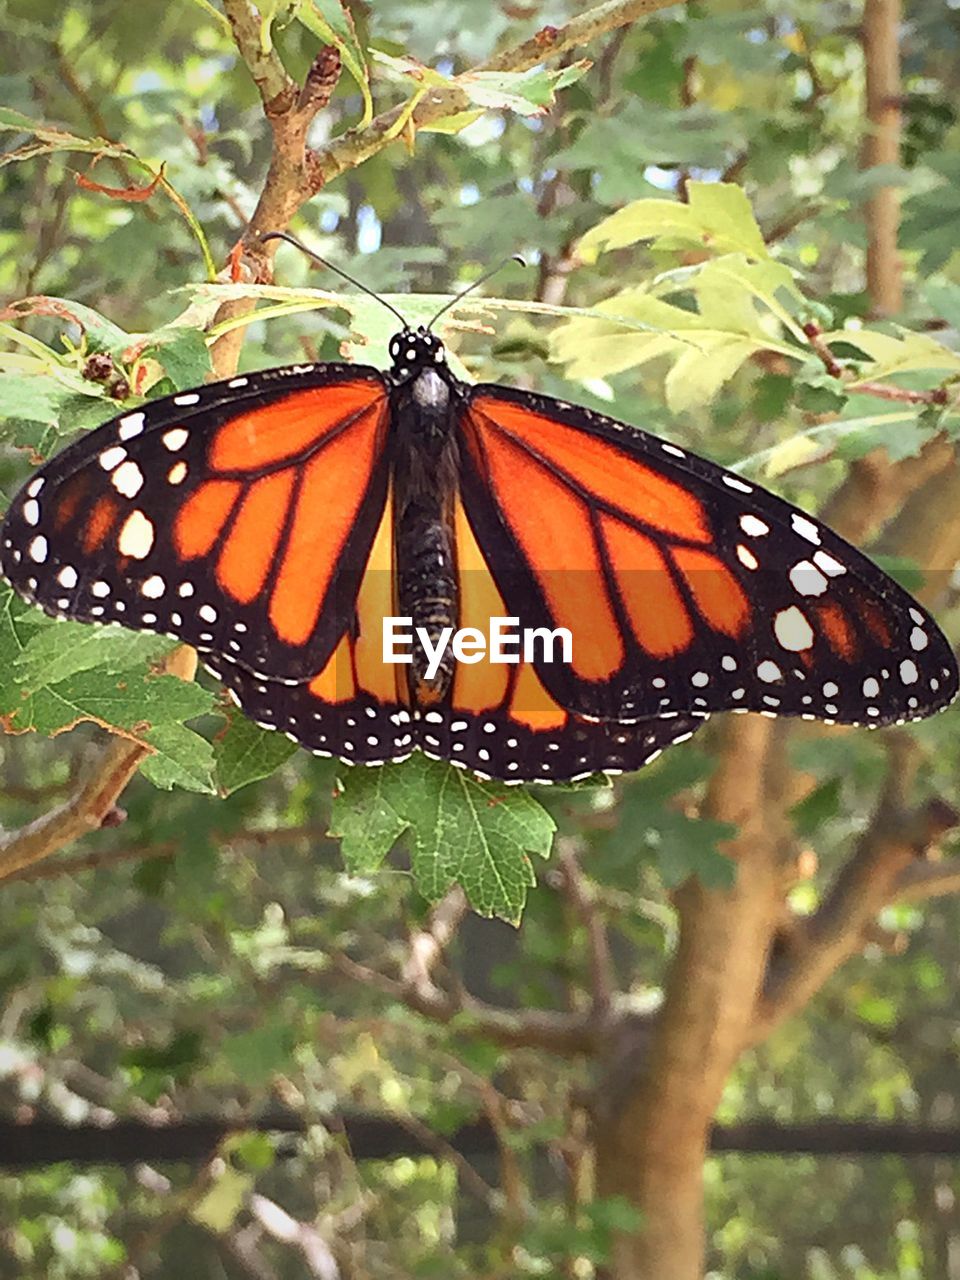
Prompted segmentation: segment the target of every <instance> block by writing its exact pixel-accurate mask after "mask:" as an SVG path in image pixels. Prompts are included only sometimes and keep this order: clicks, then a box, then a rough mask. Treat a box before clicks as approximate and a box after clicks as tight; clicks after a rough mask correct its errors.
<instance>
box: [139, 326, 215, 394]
mask: <svg viewBox="0 0 960 1280" xmlns="http://www.w3.org/2000/svg"><path fill="white" fill-rule="evenodd" d="M142 354H144V355H152V356H153V357H154V358H155V359H156V360H158V361H159V362H160V364H162V365H163V371H164V373H165V374H166V376H167V377H168V378H169V379H170V381H171V382H172V383H173V385H174V388H175V389H176V390H177V391H186V390H187V389H189V388H190V387H197V386H199V385H200V383H202V382H203V381H204V380H205V378H206V377H207V375H208V374H209V373H210V372H211V370H212V368H213V365H212V364H211V362H210V351H209V348H208V347H207V341H206V338H205V337H204V335H203V333H201V332H200V330H199V329H189V328H184V327H180V326H177V327H174V326H170V327H169V328H166V329H160V330H158V331H157V332H156V333H155V334H153V336H152V337H151V340H150V342H149V343H148V344H147V345H146V346H144V348H143V352H142Z"/></svg>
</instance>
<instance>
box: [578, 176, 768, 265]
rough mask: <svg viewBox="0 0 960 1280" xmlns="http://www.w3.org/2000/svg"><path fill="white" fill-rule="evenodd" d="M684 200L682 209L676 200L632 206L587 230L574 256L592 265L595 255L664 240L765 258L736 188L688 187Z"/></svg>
mask: <svg viewBox="0 0 960 1280" xmlns="http://www.w3.org/2000/svg"><path fill="white" fill-rule="evenodd" d="M688 196H689V203H687V204H681V203H680V201H679V200H657V199H652V200H635V201H633V203H632V204H628V205H626V206H625V207H624V208H623V209H618V210H617V212H616V213H613V214H611V215H610V217H608V218H604V219H603V221H602V222H599V223H597V225H596V226H595V227H592V228H591V229H590V230H589V231H588V232H587V233H586V235H584V236H583V238H582V239H581V240H580V242H579V244H578V246H577V252H578V253H579V255H580V257H581V258H583V260H584V261H585V262H592V261H595V260H596V257H597V255H598V254H599V253H604V252H606V251H607V250H609V249H620V248H623V247H624V246H625V245H629V244H636V243H637V241H638V240H653V241H655V242H659V241H661V240H667V241H669V242H671V243H672V244H677V243H680V244H685V245H694V246H696V247H697V248H701V249H710V250H712V251H713V252H715V253H744V254H746V255H747V256H748V257H750V258H755V259H763V258H768V257H769V254H768V252H767V247H766V245H765V244H764V242H763V236H762V234H761V232H760V228H759V227H758V226H757V222H756V219H755V218H754V216H753V210H752V209H751V208H750V202H749V201H748V200H747V197H746V195H745V194H744V192H743V190H742V188H740V187H738V186H735V185H734V184H733V183H730V182H691V183H689V184H688Z"/></svg>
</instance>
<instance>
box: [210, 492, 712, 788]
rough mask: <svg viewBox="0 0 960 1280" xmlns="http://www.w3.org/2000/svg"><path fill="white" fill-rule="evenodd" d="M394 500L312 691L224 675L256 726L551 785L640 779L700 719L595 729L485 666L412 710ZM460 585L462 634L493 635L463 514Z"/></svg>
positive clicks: (358, 756) (493, 612)
mask: <svg viewBox="0 0 960 1280" xmlns="http://www.w3.org/2000/svg"><path fill="white" fill-rule="evenodd" d="M392 507H393V501H392V495H388V498H387V503H386V506H385V509H384V516H383V519H382V521H381V525H380V528H379V530H378V532H377V536H376V538H375V539H374V543H373V548H372V551H371V554H370V558H369V561H368V565H367V570H366V572H365V574H364V577H363V581H362V583H361V586H360V591H359V594H358V597H357V609H356V614H355V616H354V618H353V621H352V624H351V626H350V628H349V630H348V632H347V634H346V635H345V636H344V637H343V639H342V640H341V642H340V644H339V645H338V647H337V649H336V651H335V652H334V654H333V655H332V657H331V658H330V659H329V661H328V663H327V665H326V667H325V668H324V669H323V670H322V671H321V672H320V673H319V674H318V675H317V676H315V677H314V678H313V679H312V680H310V681H304V682H301V683H298V684H281V683H278V682H276V681H267V680H263V679H261V678H260V677H259V676H258V675H255V674H254V673H252V672H250V671H247V670H245V669H244V668H243V667H241V666H238V665H236V664H228V665H222V666H220V667H219V668H218V669H217V674H218V675H219V676H220V678H221V679H222V680H223V681H224V683H225V684H226V685H227V686H228V688H229V689H230V690H231V691H232V693H233V696H234V698H235V700H236V701H237V703H238V705H239V706H240V707H241V708H242V709H243V711H244V712H246V714H247V715H249V716H250V717H251V718H252V719H254V720H256V721H257V722H258V723H260V724H262V725H264V726H266V727H267V728H271V729H279V730H281V731H282V732H284V733H286V734H287V736H288V737H290V738H292V739H293V741H295V742H297V743H299V744H300V745H301V746H303V747H306V748H307V749H308V750H310V751H313V752H315V753H316V754H318V755H334V756H338V757H340V758H341V759H343V760H347V761H350V762H351V763H354V764H369V765H373V764H384V763H386V762H389V761H396V760H402V759H404V758H406V757H407V756H408V755H409V754H410V752H411V751H412V750H413V748H414V747H419V748H421V749H422V750H423V751H424V752H425V753H426V754H427V755H429V756H431V757H433V758H434V759H440V760H449V761H450V762H451V763H453V764H454V765H457V766H458V767H460V768H469V769H472V770H474V772H476V773H478V774H480V775H481V776H485V777H492V778H502V779H504V780H505V781H507V782H552V781H557V780H561V779H563V780H568V779H572V778H577V777H583V776H586V775H589V774H591V773H595V772H597V771H601V770H605V771H607V772H610V773H613V772H618V773H619V772H626V771H629V770H633V769H639V768H640V767H641V766H642V765H644V764H647V763H648V762H649V761H651V760H652V759H654V758H655V757H656V756H657V755H659V753H660V751H661V750H662V749H663V748H664V747H665V746H668V745H670V744H671V743H673V742H678V741H682V740H683V739H684V738H689V737H690V736H691V735H692V734H693V733H694V732H695V730H696V729H698V728H699V727H700V726H701V725H702V724H703V723H704V721H703V718H702V717H700V718H696V717H692V716H676V717H674V718H670V719H656V720H649V721H642V722H639V723H635V724H612V723H597V722H594V721H588V720H583V719H581V718H579V717H577V716H574V715H571V714H570V713H569V712H567V711H565V710H563V708H562V707H560V706H558V704H557V703H556V702H555V701H554V700H553V699H552V698H551V697H550V695H549V694H548V693H547V691H546V690H545V689H544V687H543V684H542V683H541V681H540V679H539V678H538V676H537V673H536V672H535V671H534V669H533V667H532V666H530V665H529V664H523V663H518V664H516V665H503V664H497V663H491V662H489V661H487V660H486V659H484V660H483V661H482V662H480V663H469V664H463V663H461V664H458V666H457V667H456V669H455V672H454V677H453V681H452V683H451V685H450V687H449V689H448V690H447V692H446V694H445V695H444V696H443V697H442V698H441V699H439V700H438V701H437V702H436V703H435V704H434V705H431V706H425V707H421V708H411V707H410V705H409V698H408V696H407V694H406V688H405V679H406V675H405V673H406V671H407V670H408V668H407V667H406V666H403V665H400V664H385V663H384V661H383V652H382V635H383V619H384V617H386V616H391V615H393V614H394V613H395V611H396V606H395V603H394V602H395V600H396V585H395V581H394V578H393V572H394V559H393V554H392V535H391V524H392ZM455 525H456V557H457V558H456V577H457V588H458V595H459V600H460V617H459V622H460V625H461V626H464V627H468V626H476V627H480V628H482V629H483V630H484V631H485V630H486V629H487V622H488V619H489V618H490V617H493V616H500V615H502V614H503V613H504V606H503V602H502V599H501V598H500V596H499V593H498V591H497V588H496V587H495V585H494V583H493V579H492V576H491V574H490V570H489V568H488V567H487V566H486V564H485V563H484V561H483V558H482V556H481V554H480V551H479V548H478V547H477V544H476V540H475V539H474V537H473V535H472V531H471V529H470V527H469V524H468V523H467V520H466V516H465V514H464V511H463V507H462V505H461V504H459V503H458V504H457V506H456V515H455Z"/></svg>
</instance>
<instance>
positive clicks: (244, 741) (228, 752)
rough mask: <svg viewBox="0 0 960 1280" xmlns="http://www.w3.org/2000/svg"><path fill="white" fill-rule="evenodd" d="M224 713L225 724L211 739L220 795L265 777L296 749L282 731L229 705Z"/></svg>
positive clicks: (237, 789)
mask: <svg viewBox="0 0 960 1280" xmlns="http://www.w3.org/2000/svg"><path fill="white" fill-rule="evenodd" d="M226 716H227V727H226V729H225V730H224V732H223V733H220V734H218V735H217V736H216V738H215V739H214V742H213V754H214V761H215V777H216V783H217V790H218V791H219V792H220V794H221V795H222V796H228V795H230V794H231V793H232V792H234V791H239V789H240V788H241V787H245V786H248V785H249V783H251V782H258V781H259V780H260V779H261V778H269V777H270V775H271V774H272V773H275V772H276V771H277V769H279V768H280V766H281V765H282V764H285V763H286V761H287V760H289V759H290V757H291V756H292V755H294V754H295V753H296V750H297V747H296V745H295V744H294V743H292V742H291V741H290V739H289V738H287V737H284V735H283V734H282V733H271V732H269V731H268V730H267V729H261V728H260V726H259V725H256V724H254V723H253V721H252V720H248V719H247V717H246V716H245V715H242V714H241V713H240V712H239V711H237V710H236V709H235V708H233V707H231V708H229V710H227V712H226Z"/></svg>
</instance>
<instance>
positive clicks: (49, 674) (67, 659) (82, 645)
mask: <svg viewBox="0 0 960 1280" xmlns="http://www.w3.org/2000/svg"><path fill="white" fill-rule="evenodd" d="M174 644H175V641H173V640H170V639H168V638H167V637H166V636H155V635H145V634H143V633H142V632H136V631H127V630H126V629H125V628H123V627H118V626H113V625H111V626H106V627H93V626H90V625H89V624H88V623H85V622H56V621H53V620H52V619H50V625H48V626H45V627H43V628H42V629H41V630H40V631H39V632H37V634H35V635H34V636H33V637H32V638H31V639H30V640H29V642H28V643H27V647H26V649H25V650H24V651H23V652H22V653H21V654H20V655H19V656H18V657H17V659H16V679H17V682H18V683H19V684H24V685H27V686H28V687H30V688H35V687H36V686H37V685H40V684H59V683H60V681H61V680H66V678H67V677H68V676H72V675H75V674H76V673H77V672H78V671H90V670H91V669H93V668H94V667H100V668H102V669H103V670H104V671H109V672H117V671H124V670H126V669H127V668H129V667H138V666H139V667H143V666H146V665H147V663H149V662H151V661H153V660H154V659H155V658H158V657H160V655H161V654H163V653H166V652H168V651H169V650H170V649H172V648H173V646H174Z"/></svg>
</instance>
